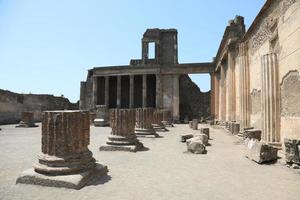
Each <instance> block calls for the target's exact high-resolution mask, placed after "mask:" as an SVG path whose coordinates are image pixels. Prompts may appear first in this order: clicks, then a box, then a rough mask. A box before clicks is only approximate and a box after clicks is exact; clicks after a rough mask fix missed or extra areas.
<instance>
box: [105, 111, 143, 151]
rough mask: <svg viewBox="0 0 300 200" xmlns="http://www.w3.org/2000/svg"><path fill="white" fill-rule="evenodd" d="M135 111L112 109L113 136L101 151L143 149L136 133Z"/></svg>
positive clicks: (110, 136)
mask: <svg viewBox="0 0 300 200" xmlns="http://www.w3.org/2000/svg"><path fill="white" fill-rule="evenodd" d="M135 117H136V114H135V109H112V110H111V111H110V127H111V129H112V131H111V134H110V135H109V136H108V140H107V142H106V144H104V145H101V146H100V151H131V152H136V151H138V150H140V149H141V148H143V144H142V143H141V142H139V140H138V139H137V138H136V135H135V133H134V127H135Z"/></svg>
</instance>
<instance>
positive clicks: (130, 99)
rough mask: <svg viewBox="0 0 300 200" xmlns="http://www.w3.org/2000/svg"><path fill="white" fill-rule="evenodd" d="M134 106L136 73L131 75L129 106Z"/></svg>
mask: <svg viewBox="0 0 300 200" xmlns="http://www.w3.org/2000/svg"><path fill="white" fill-rule="evenodd" d="M133 107H134V75H130V76H129V108H133Z"/></svg>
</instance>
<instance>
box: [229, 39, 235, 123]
mask: <svg viewBox="0 0 300 200" xmlns="http://www.w3.org/2000/svg"><path fill="white" fill-rule="evenodd" d="M228 68H229V71H228V72H229V73H230V76H229V79H230V80H229V83H230V84H229V88H230V89H229V92H230V93H229V96H230V97H229V100H230V102H229V112H230V114H229V119H230V120H231V121H235V120H236V107H235V106H236V95H235V93H236V88H235V44H231V45H229V49H228Z"/></svg>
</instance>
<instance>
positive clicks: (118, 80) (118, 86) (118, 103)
mask: <svg viewBox="0 0 300 200" xmlns="http://www.w3.org/2000/svg"><path fill="white" fill-rule="evenodd" d="M121 87H122V86H121V76H117V108H121Z"/></svg>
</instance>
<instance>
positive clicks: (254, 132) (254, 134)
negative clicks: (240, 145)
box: [244, 129, 261, 141]
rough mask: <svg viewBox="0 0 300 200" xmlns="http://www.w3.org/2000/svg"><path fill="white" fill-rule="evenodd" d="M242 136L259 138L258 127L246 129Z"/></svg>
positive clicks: (259, 131)
mask: <svg viewBox="0 0 300 200" xmlns="http://www.w3.org/2000/svg"><path fill="white" fill-rule="evenodd" d="M244 138H249V139H250V140H251V139H257V140H259V141H260V140H261V130H259V129H248V130H245V132H244Z"/></svg>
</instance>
